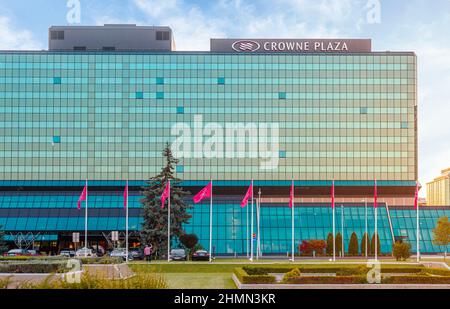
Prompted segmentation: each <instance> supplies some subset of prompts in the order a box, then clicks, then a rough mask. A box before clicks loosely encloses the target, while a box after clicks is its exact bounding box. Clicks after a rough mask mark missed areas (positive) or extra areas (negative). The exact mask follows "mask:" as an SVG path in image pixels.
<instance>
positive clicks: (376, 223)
mask: <svg viewBox="0 0 450 309" xmlns="http://www.w3.org/2000/svg"><path fill="white" fill-rule="evenodd" d="M377 215H378V207H375V261H376V260H378V216H377Z"/></svg>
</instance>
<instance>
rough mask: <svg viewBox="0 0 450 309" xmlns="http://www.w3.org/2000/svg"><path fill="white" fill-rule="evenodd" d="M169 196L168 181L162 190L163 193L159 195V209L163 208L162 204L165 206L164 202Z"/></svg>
mask: <svg viewBox="0 0 450 309" xmlns="http://www.w3.org/2000/svg"><path fill="white" fill-rule="evenodd" d="M169 195H170V180H168V181H167V184H166V187H165V188H164V191H163V193H162V194H161V208H164V204H166V200H167V199H168V198H169Z"/></svg>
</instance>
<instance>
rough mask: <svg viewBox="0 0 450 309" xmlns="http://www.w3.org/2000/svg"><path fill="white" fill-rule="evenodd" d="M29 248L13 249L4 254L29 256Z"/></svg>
mask: <svg viewBox="0 0 450 309" xmlns="http://www.w3.org/2000/svg"><path fill="white" fill-rule="evenodd" d="M29 255H30V254H29V253H28V251H27V250H25V249H11V250H9V251H8V252H6V253H5V254H4V256H29Z"/></svg>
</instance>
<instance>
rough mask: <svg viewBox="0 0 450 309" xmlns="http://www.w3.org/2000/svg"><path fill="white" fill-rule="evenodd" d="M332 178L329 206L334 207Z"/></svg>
mask: <svg viewBox="0 0 450 309" xmlns="http://www.w3.org/2000/svg"><path fill="white" fill-rule="evenodd" d="M334 204H335V202H334V180H333V183H332V184H331V208H334Z"/></svg>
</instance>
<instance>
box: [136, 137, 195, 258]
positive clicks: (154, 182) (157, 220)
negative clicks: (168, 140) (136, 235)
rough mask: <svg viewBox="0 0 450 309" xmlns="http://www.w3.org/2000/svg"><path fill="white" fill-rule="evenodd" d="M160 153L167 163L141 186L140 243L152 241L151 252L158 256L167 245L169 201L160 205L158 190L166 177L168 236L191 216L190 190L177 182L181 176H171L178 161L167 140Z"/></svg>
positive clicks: (177, 233)
mask: <svg viewBox="0 0 450 309" xmlns="http://www.w3.org/2000/svg"><path fill="white" fill-rule="evenodd" d="M163 156H164V157H165V161H166V165H165V166H164V167H163V168H162V170H161V172H160V173H159V174H158V175H156V176H154V177H152V178H150V179H149V180H148V181H147V186H145V187H143V188H142V189H143V191H142V194H143V195H144V198H142V199H141V203H142V204H143V206H144V207H143V217H144V218H143V219H144V221H143V223H142V229H141V243H142V244H143V245H148V244H151V245H153V252H154V253H156V255H157V256H162V255H163V254H165V249H167V245H168V239H167V216H168V205H166V206H165V207H164V208H161V194H162V192H163V190H164V188H165V186H166V184H167V182H168V181H169V180H170V213H171V214H170V222H171V224H170V236H171V237H172V236H173V237H180V236H181V235H182V234H183V226H182V225H183V223H187V222H188V221H189V219H190V218H191V215H190V214H189V213H188V210H189V208H191V207H192V206H190V205H189V204H187V203H186V202H185V198H186V196H187V195H188V194H190V193H189V192H187V191H185V190H184V189H183V188H181V187H180V186H179V184H180V182H181V179H178V178H175V176H174V168H175V166H176V165H177V164H178V160H177V159H175V158H174V157H173V155H172V150H171V149H170V145H169V144H166V147H165V148H164V150H163ZM169 241H170V240H169Z"/></svg>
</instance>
